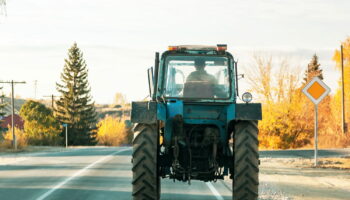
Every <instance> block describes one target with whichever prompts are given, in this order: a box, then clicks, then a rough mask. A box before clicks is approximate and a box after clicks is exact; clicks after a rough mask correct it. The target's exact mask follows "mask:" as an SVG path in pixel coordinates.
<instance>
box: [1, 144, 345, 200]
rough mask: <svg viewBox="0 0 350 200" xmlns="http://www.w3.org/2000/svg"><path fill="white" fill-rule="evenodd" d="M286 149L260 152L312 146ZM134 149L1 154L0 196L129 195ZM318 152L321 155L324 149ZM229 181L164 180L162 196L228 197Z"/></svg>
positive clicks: (12, 199) (274, 154)
mask: <svg viewBox="0 0 350 200" xmlns="http://www.w3.org/2000/svg"><path fill="white" fill-rule="evenodd" d="M330 151H331V152H328V151H326V152H323V153H325V155H328V154H332V155H338V156H341V155H344V154H345V155H349V152H350V150H349V149H347V150H341V151H334V150H330ZM283 152H284V153H283ZM283 152H282V153H281V152H280V151H266V152H265V151H264V152H261V157H279V156H286V155H287V156H290V154H292V155H295V156H300V155H301V156H302V157H303V156H309V155H308V154H309V152H308V151H305V152H304V153H303V152H299V151H292V152H285V151H283ZM293 152H294V154H293ZM131 153H132V150H131V148H130V147H120V148H104V147H103V148H102V147H97V148H75V149H68V150H67V151H63V152H43V153H31V154H1V155H0V199H1V200H7V199H9V200H19V199H20V200H22V199H38V200H43V199H48V200H49V199H59V200H62V199H63V200H64V199H66V200H68V199H84V200H87V199H118V200H124V199H125V200H129V199H131V189H132V188H131V179H132V173H131V162H130V160H131ZM320 153H321V156H322V151H321V152H320ZM299 154H300V155H299ZM312 155H313V154H311V156H312ZM230 186H231V184H230V182H228V181H218V182H216V183H204V182H199V181H192V184H191V185H190V186H189V185H188V184H187V183H182V182H175V183H173V181H172V180H162V198H161V199H167V200H179V199H186V200H196V199H198V200H207V199H208V200H223V199H225V200H226V199H231V188H230ZM272 192H273V191H272Z"/></svg>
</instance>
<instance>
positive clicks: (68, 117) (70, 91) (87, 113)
mask: <svg viewBox="0 0 350 200" xmlns="http://www.w3.org/2000/svg"><path fill="white" fill-rule="evenodd" d="M87 77H88V70H87V68H86V63H85V60H84V59H83V53H82V52H81V51H80V49H79V48H78V46H77V44H76V43H74V44H73V46H72V47H71V48H70V49H69V50H68V59H65V65H64V69H63V72H62V73H61V81H62V83H56V88H57V91H58V92H59V93H61V97H60V99H59V100H58V101H57V102H56V105H57V106H56V109H55V116H56V118H57V120H58V121H59V122H61V123H65V124H68V135H69V137H68V145H90V144H94V143H95V138H96V123H97V119H96V111H95V106H94V102H93V101H92V98H91V95H90V86H89V83H88V79H87ZM62 136H64V131H63V132H62Z"/></svg>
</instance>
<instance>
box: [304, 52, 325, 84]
mask: <svg viewBox="0 0 350 200" xmlns="http://www.w3.org/2000/svg"><path fill="white" fill-rule="evenodd" d="M320 66H321V64H320V63H318V56H317V55H316V54H314V55H313V57H312V59H311V61H310V63H309V64H308V66H307V70H306V71H305V75H304V83H307V82H309V81H310V80H311V79H312V78H314V77H315V76H317V77H318V78H320V79H321V80H323V74H322V69H320Z"/></svg>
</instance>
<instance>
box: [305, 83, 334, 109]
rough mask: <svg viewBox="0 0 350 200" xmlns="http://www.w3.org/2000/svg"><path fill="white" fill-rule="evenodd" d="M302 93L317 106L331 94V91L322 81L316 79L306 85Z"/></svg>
mask: <svg viewBox="0 0 350 200" xmlns="http://www.w3.org/2000/svg"><path fill="white" fill-rule="evenodd" d="M302 91H303V93H304V94H305V95H306V96H307V97H308V98H309V99H310V100H311V101H312V102H313V103H314V104H316V105H317V104H319V103H320V102H321V101H322V100H323V98H325V97H326V96H327V95H328V94H329V92H330V91H331V89H330V88H329V87H328V86H327V85H326V84H325V83H324V82H323V81H322V80H321V79H319V78H318V77H315V78H313V79H312V80H311V81H310V82H309V83H308V84H306V86H305V87H304V88H303V90H302Z"/></svg>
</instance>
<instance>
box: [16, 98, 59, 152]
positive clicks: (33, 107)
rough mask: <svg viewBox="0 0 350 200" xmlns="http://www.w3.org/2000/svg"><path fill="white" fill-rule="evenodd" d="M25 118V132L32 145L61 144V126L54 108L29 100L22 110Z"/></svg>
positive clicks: (21, 113) (22, 115) (21, 112)
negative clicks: (53, 110)
mask: <svg viewBox="0 0 350 200" xmlns="http://www.w3.org/2000/svg"><path fill="white" fill-rule="evenodd" d="M20 115H21V117H22V119H23V120H24V132H25V133H26V136H27V141H28V143H29V144H30V145H54V146H57V145H60V144H61V143H62V138H61V137H60V133H61V128H60V125H59V123H58V121H57V120H56V119H55V118H54V116H53V113H52V110H50V109H49V108H47V107H46V106H45V105H43V104H41V103H39V102H35V101H27V102H26V103H25V104H24V105H23V106H22V108H21V110H20Z"/></svg>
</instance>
